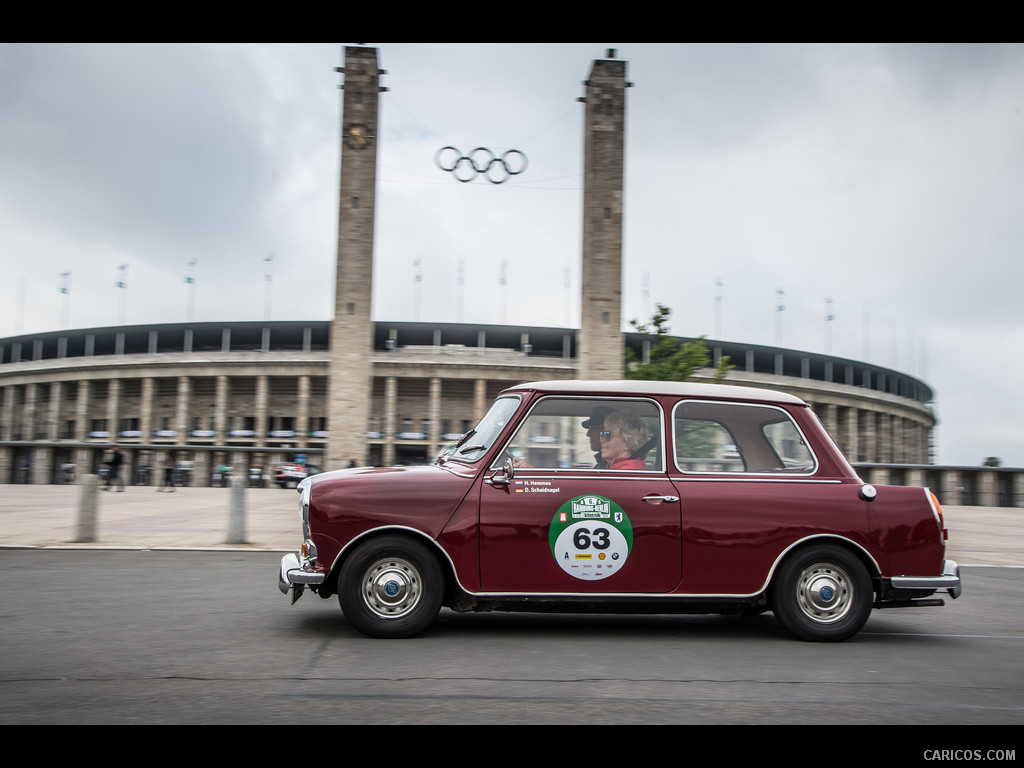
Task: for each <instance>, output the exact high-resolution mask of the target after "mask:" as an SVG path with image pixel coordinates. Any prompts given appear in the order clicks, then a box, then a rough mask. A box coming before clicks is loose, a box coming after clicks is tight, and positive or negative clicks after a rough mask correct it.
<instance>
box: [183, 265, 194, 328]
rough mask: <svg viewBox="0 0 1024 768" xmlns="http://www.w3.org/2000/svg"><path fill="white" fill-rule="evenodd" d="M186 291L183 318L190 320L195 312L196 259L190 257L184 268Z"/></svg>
mask: <svg viewBox="0 0 1024 768" xmlns="http://www.w3.org/2000/svg"><path fill="white" fill-rule="evenodd" d="M185 284H186V285H187V286H188V287H187V288H186V289H185V291H186V297H185V298H186V305H185V319H186V320H187V321H188V322H190V323H191V322H192V321H193V319H194V318H195V313H196V260H195V259H191V260H189V262H188V267H186V269H185Z"/></svg>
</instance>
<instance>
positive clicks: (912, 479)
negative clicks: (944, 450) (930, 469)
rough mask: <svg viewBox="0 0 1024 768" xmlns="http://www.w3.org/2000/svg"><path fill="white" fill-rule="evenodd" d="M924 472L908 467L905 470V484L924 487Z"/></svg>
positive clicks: (925, 481)
mask: <svg viewBox="0 0 1024 768" xmlns="http://www.w3.org/2000/svg"><path fill="white" fill-rule="evenodd" d="M927 482H928V481H927V479H926V473H925V470H923V469H908V470H907V485H912V486H917V487H924V486H925V484H926V483H927Z"/></svg>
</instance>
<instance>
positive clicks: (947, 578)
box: [889, 560, 963, 600]
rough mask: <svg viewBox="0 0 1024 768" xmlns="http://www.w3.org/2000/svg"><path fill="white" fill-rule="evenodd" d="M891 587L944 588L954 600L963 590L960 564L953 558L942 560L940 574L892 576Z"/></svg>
mask: <svg viewBox="0 0 1024 768" xmlns="http://www.w3.org/2000/svg"><path fill="white" fill-rule="evenodd" d="M889 581H890V583H891V584H892V586H893V589H944V590H946V591H947V592H949V596H950V597H951V598H953V599H954V600H955V599H956V598H958V597H960V595H961V593H962V592H963V585H962V583H961V581H960V566H959V565H957V563H956V561H955V560H944V561H943V563H942V575H941V576H893V577H892V578H891V579H890V580H889Z"/></svg>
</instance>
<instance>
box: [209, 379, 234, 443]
mask: <svg viewBox="0 0 1024 768" xmlns="http://www.w3.org/2000/svg"><path fill="white" fill-rule="evenodd" d="M229 387H230V382H229V381H228V377H227V376H218V377H217V395H216V398H217V401H216V405H215V407H214V409H213V410H214V414H213V419H214V424H215V427H214V429H216V430H217V435H216V439H217V442H219V443H220V444H221V445H223V444H224V442H225V441H226V439H227V426H228V390H229Z"/></svg>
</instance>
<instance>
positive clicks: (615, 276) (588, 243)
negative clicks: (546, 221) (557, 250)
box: [577, 50, 632, 379]
mask: <svg viewBox="0 0 1024 768" xmlns="http://www.w3.org/2000/svg"><path fill="white" fill-rule="evenodd" d="M584 85H585V86H586V91H585V93H586V95H585V96H583V97H581V98H580V101H582V102H585V103H586V114H585V117H584V130H583V142H584V150H583V269H582V280H581V282H582V286H581V307H580V336H579V367H578V369H577V370H578V372H579V373H578V376H579V378H581V379H621V378H622V367H623V362H624V360H623V339H622V192H623V166H624V153H625V136H626V88H628V87H629V86H630V85H632V84H631V83H627V82H626V62H625V61H618V60H616V58H615V51H614V50H609V51H608V58H607V59H596V60H595V61H594V63H593V66H592V67H591V69H590V78H589V79H588V80H586V82H584Z"/></svg>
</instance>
